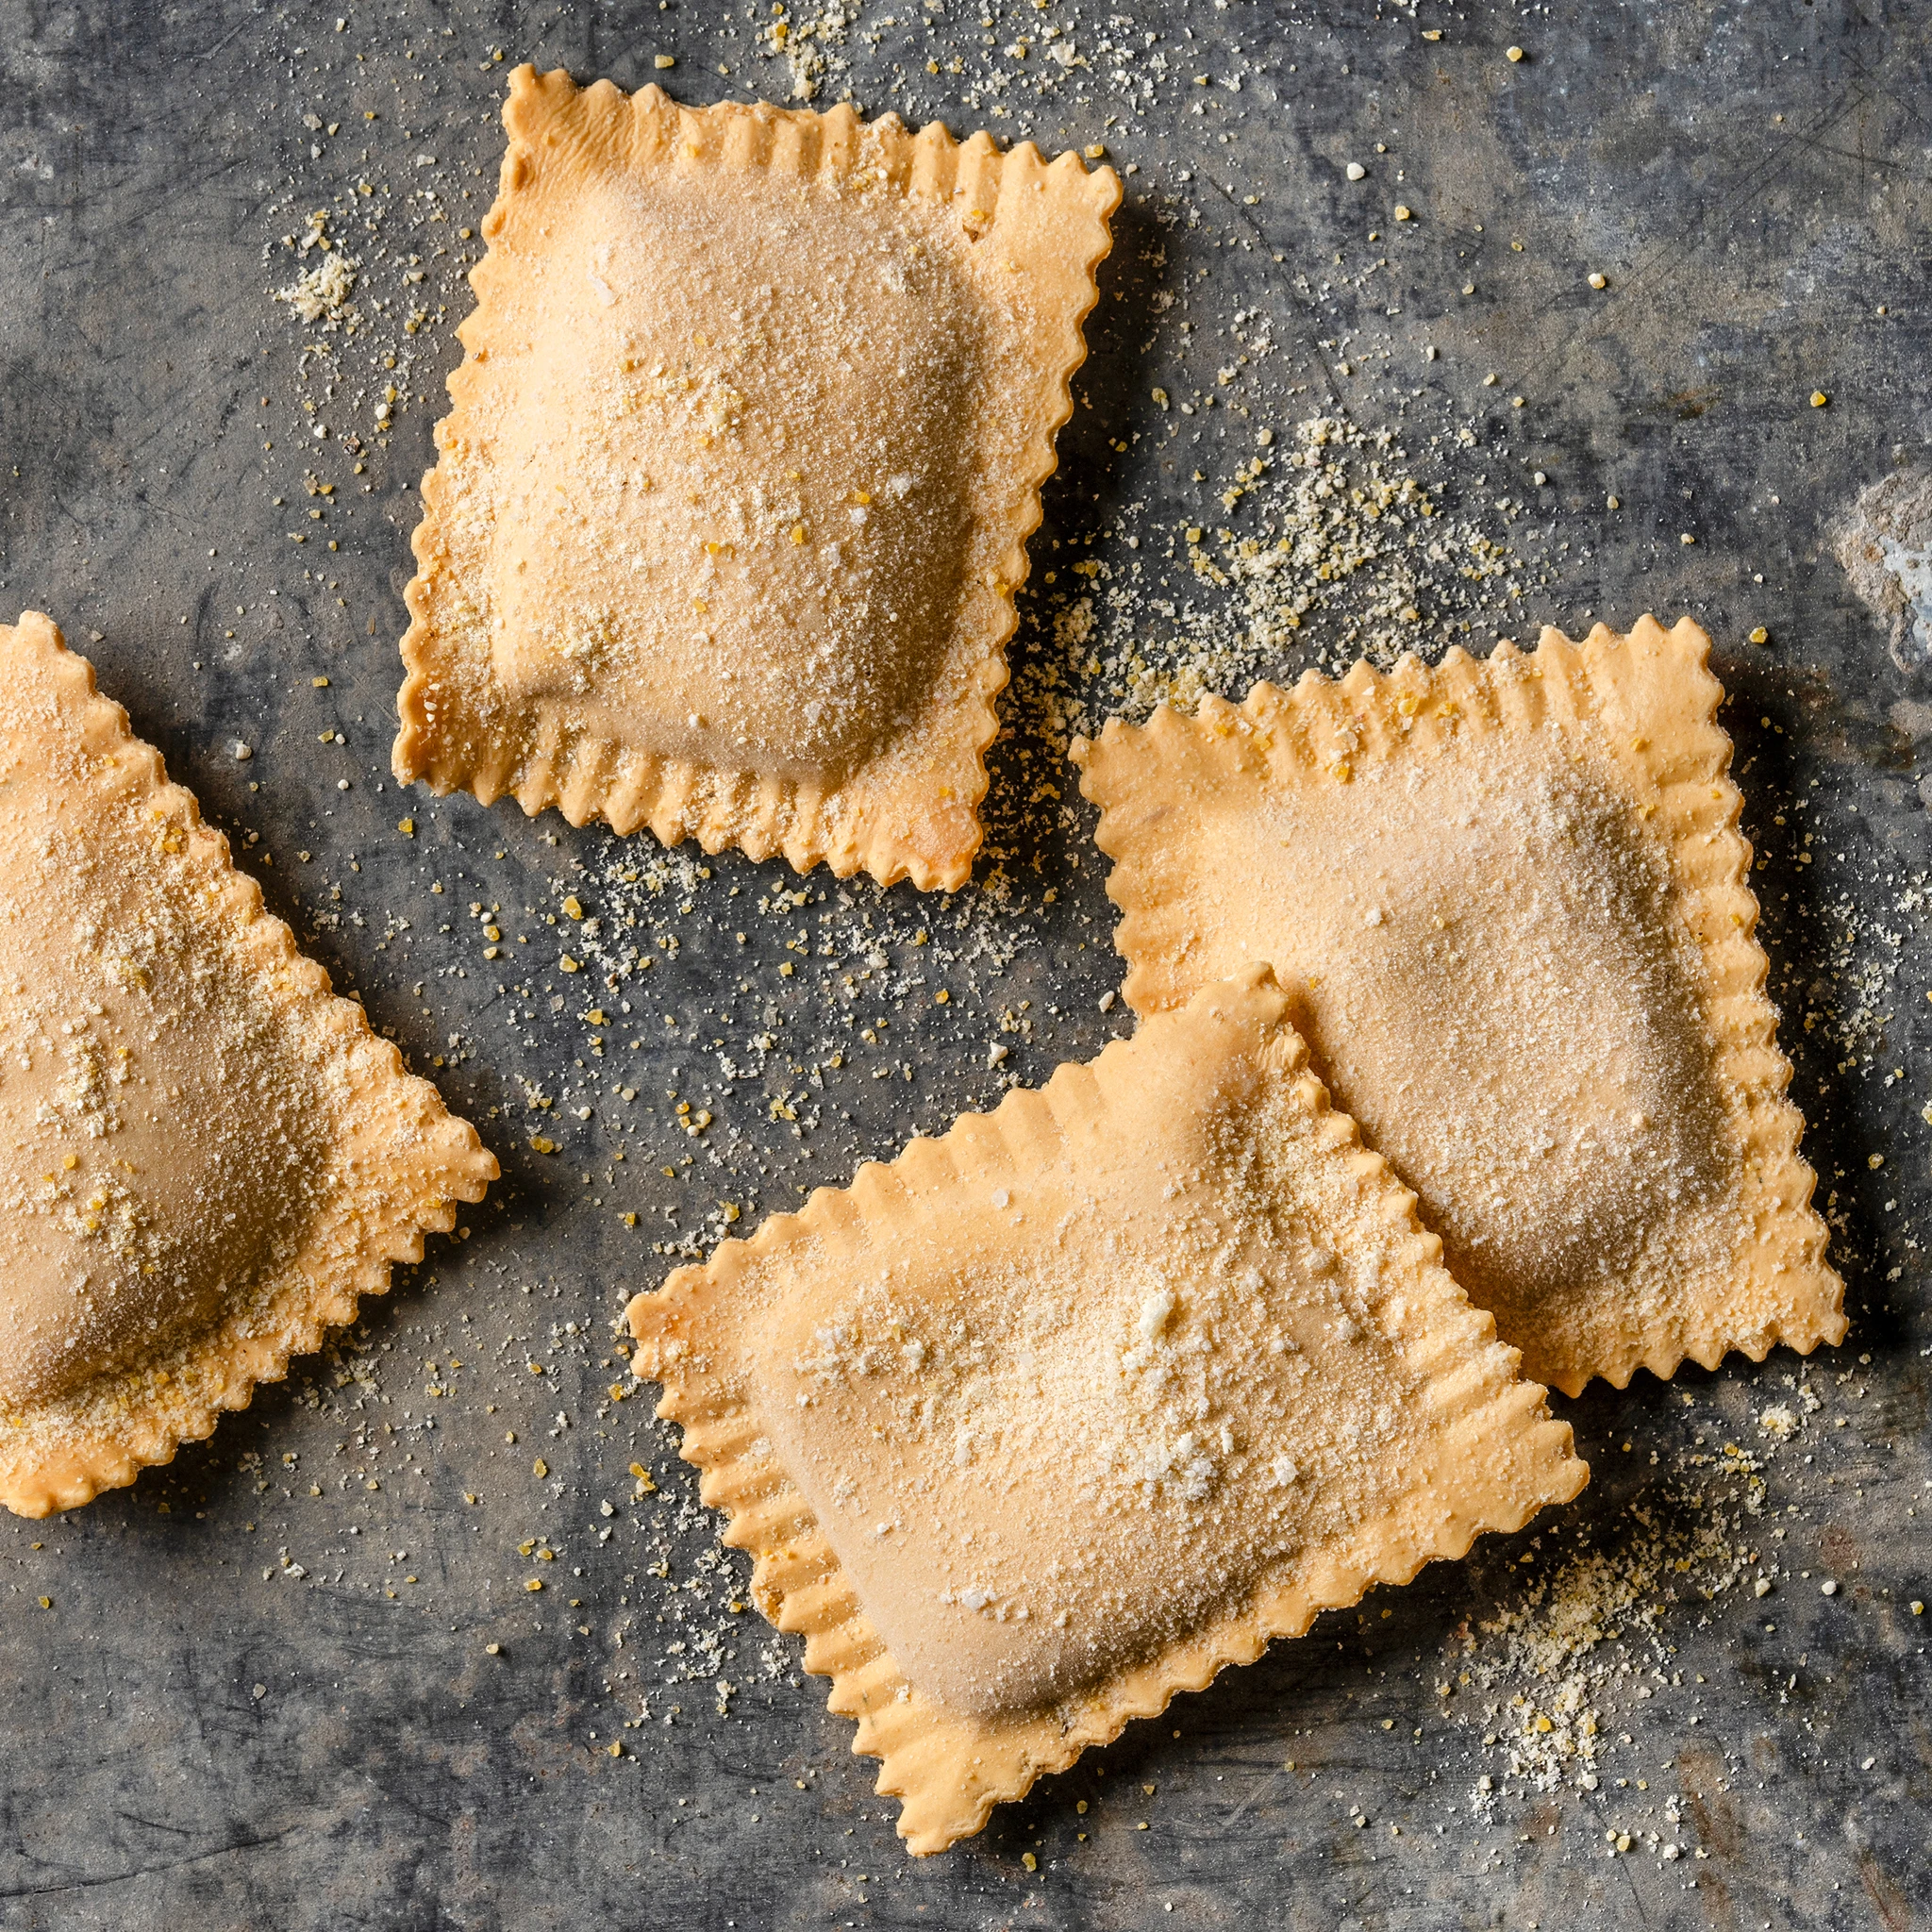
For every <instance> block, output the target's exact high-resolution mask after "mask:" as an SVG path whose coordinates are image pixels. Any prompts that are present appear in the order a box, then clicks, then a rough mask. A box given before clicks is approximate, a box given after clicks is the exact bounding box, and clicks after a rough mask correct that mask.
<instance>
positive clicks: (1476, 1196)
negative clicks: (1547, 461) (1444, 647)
mask: <svg viewBox="0 0 1932 1932" xmlns="http://www.w3.org/2000/svg"><path fill="white" fill-rule="evenodd" d="M1709 651H1710V640H1709V639H1708V638H1707V637H1706V636H1705V635H1704V633H1703V632H1702V631H1701V630H1699V629H1698V628H1697V626H1696V625H1693V624H1691V623H1690V622H1689V621H1688V620H1686V621H1685V622H1683V623H1680V624H1679V625H1677V626H1676V627H1675V629H1674V630H1669V631H1666V630H1664V629H1663V628H1662V627H1661V626H1660V625H1657V623H1656V622H1655V621H1654V620H1653V619H1651V618H1647V617H1646V618H1644V619H1643V620H1641V622H1640V623H1639V624H1638V625H1637V626H1636V628H1635V629H1634V630H1633V631H1632V632H1631V633H1630V635H1629V636H1628V637H1627V638H1624V637H1619V636H1617V635H1616V634H1614V633H1613V632H1611V631H1610V630H1608V629H1607V628H1606V627H1605V626H1603V625H1598V626H1597V627H1596V628H1595V629H1594V630H1593V631H1591V634H1590V636H1589V637H1588V638H1587V639H1586V640H1585V641H1584V642H1583V643H1582V644H1580V645H1578V644H1574V643H1572V642H1571V641H1569V640H1568V639H1567V638H1565V637H1564V636H1562V635H1561V633H1560V632H1557V631H1554V630H1546V631H1544V632H1543V634H1542V638H1541V642H1540V644H1539V646H1538V648H1537V650H1536V651H1535V652H1534V653H1531V654H1529V655H1527V656H1525V655H1524V654H1523V653H1522V652H1519V651H1517V650H1516V649H1515V648H1514V647H1513V646H1509V645H1505V646H1504V647H1502V648H1501V649H1499V650H1498V651H1497V652H1496V654H1495V655H1494V657H1492V658H1490V659H1489V660H1488V661H1487V662H1486V663H1479V662H1477V661H1475V660H1474V659H1473V658H1469V657H1468V656H1467V655H1465V654H1464V653H1463V652H1461V651H1451V652H1450V653H1449V655H1448V656H1447V657H1446V658H1444V659H1443V661H1442V663H1441V665H1440V666H1439V667H1438V668H1437V669H1435V670H1433V671H1431V670H1429V669H1428V668H1427V667H1426V666H1424V664H1422V663H1420V662H1419V661H1417V660H1416V659H1414V658H1405V659H1404V660H1403V661H1402V662H1401V663H1400V664H1398V665H1397V666H1396V668H1395V669H1394V670H1393V671H1392V672H1391V673H1390V674H1389V675H1387V676H1382V675H1377V674H1376V673H1374V672H1373V671H1371V670H1370V669H1369V668H1368V667H1367V666H1366V665H1357V667H1356V668H1355V669H1354V670H1353V671H1351V672H1350V673H1349V674H1348V675H1347V676H1346V677H1344V678H1342V679H1341V681H1340V682H1339V683H1331V682H1329V681H1328V680H1326V679H1324V678H1322V677H1319V676H1317V675H1315V674H1314V673H1312V672H1310V673H1309V674H1307V675H1306V676H1304V677H1303V678H1302V680H1301V682H1300V683H1299V684H1297V685H1296V686H1295V688H1294V690H1293V691H1288V692H1283V691H1277V690H1275V689H1274V687H1273V686H1272V685H1257V687H1256V688H1255V690H1254V691H1252V692H1251V693H1250V694H1249V696H1248V698H1247V701H1246V702H1245V703H1244V704H1243V705H1241V707H1240V708H1238V709H1237V708H1234V707H1232V706H1230V705H1227V704H1224V703H1223V702H1221V701H1220V700H1219V699H1215V700H1210V701H1209V702H1208V703H1207V704H1205V705H1204V706H1203V707H1202V708H1201V712H1200V715H1199V716H1198V717H1196V718H1194V719H1191V720H1190V719H1184V718H1181V717H1178V716H1176V715H1175V714H1174V713H1173V712H1172V711H1165V710H1163V711H1158V712H1157V713H1156V714H1155V715H1154V717H1153V719H1152V720H1151V721H1150V722H1149V723H1148V724H1146V725H1145V726H1144V727H1139V728H1137V727H1134V726H1131V725H1128V724H1123V723H1122V722H1120V721H1118V720H1116V721H1114V722H1112V723H1110V724H1108V726H1107V728H1106V730H1105V731H1104V732H1103V733H1102V734H1101V737H1100V739H1099V741H1098V742H1096V743H1092V744H1087V745H1082V746H1076V747H1075V750H1074V757H1075V758H1076V760H1077V761H1078V762H1079V763H1080V764H1081V765H1082V767H1083V771H1082V788H1083V790H1084V791H1086V793H1087V795H1088V797H1089V798H1091V799H1092V800H1093V801H1094V803H1095V804H1097V805H1098V806H1099V807H1100V808H1101V819H1100V825H1099V829H1098V831H1097V833H1096V835H1095V836H1096V838H1097V839H1098V841H1099V843H1100V846H1101V849H1102V850H1103V851H1104V852H1106V853H1107V854H1108V856H1109V857H1110V858H1112V859H1113V860H1114V869H1113V874H1112V876H1111V877H1110V879H1109V880H1108V892H1109V893H1110V894H1111V896H1112V897H1113V899H1114V901H1115V903H1116V904H1117V905H1118V906H1119V907H1120V908H1121V912H1122V919H1121V924H1120V930H1119V933H1118V935H1117V943H1118V944H1119V947H1120V949H1121V951H1122V953H1123V954H1124V956H1125V958H1126V959H1127V962H1128V968H1129V970H1128V974H1127V980H1126V996H1127V1001H1128V1004H1129V1005H1131V1006H1132V1007H1133V1008H1134V1010H1135V1011H1136V1012H1138V1013H1154V1012H1159V1011H1161V1010H1162V1009H1163V1008H1169V1007H1174V1006H1178V1005H1181V1004H1182V1003H1184V1002H1185V1001H1186V1000H1187V999H1188V998H1189V997H1190V996H1191V993H1192V992H1193V991H1194V990H1195V989H1196V988H1198V987H1200V986H1202V985H1204V984H1207V983H1208V982H1210V981H1213V980H1217V979H1220V978H1222V977H1224V975H1225V974H1228V973H1231V972H1233V971H1234V970H1235V969H1236V968H1237V967H1239V966H1241V965H1242V964H1244V963H1246V962H1247V961H1249V960H1255V959H1266V960H1268V961H1270V962H1271V963H1272V964H1273V965H1274V969H1275V971H1276V972H1277V973H1278V974H1280V975H1281V978H1282V980H1283V983H1284V984H1285V985H1287V986H1289V987H1290V989H1291V991H1293V992H1294V994H1295V997H1296V1000H1297V1003H1298V1004H1297V1016H1298V1019H1299V1022H1300V1024H1301V1025H1302V1027H1303V1030H1304V1031H1305V1032H1306V1033H1307V1038H1308V1041H1309V1045H1310V1047H1311V1048H1312V1050H1313V1053H1314V1056H1315V1063H1316V1065H1317V1067H1318V1069H1319V1070H1320V1072H1321V1074H1322V1076H1323V1077H1324V1079H1325V1080H1326V1081H1327V1082H1328V1085H1329V1087H1330V1089H1331V1091H1333V1092H1334V1094H1335V1097H1336V1104H1337V1105H1338V1106H1341V1107H1345V1108H1347V1109H1348V1110H1349V1112H1350V1113H1351V1114H1353V1115H1354V1116H1355V1118H1356V1119H1357V1121H1358V1122H1360V1124H1361V1127H1362V1131H1363V1133H1364V1134H1366V1135H1367V1136H1368V1137H1369V1139H1370V1140H1371V1141H1372V1142H1373V1143H1374V1146H1375V1147H1376V1148H1377V1149H1379V1150H1380V1151H1381V1152H1382V1153H1383V1154H1384V1155H1386V1156H1387V1157H1388V1158H1389V1160H1390V1162H1391V1165H1392V1166H1393V1167H1394V1169H1395V1171H1396V1173H1398V1174H1400V1175H1401V1176H1402V1178H1403V1179H1404V1180H1405V1181H1407V1183H1408V1185H1409V1186H1410V1187H1412V1188H1413V1189H1414V1190H1415V1191H1416V1192H1417V1194H1418V1195H1419V1196H1420V1197H1421V1202H1422V1211H1423V1217H1424V1221H1425V1222H1426V1224H1428V1225H1429V1226H1430V1227H1432V1228H1434V1229H1435V1231H1436V1232H1437V1233H1438V1234H1440V1235H1441V1237H1442V1240H1443V1242H1444V1244H1445V1248H1446V1251H1447V1257H1448V1262H1449V1266H1450V1267H1451V1269H1452V1270H1453V1271H1454V1272H1455V1274H1456V1278H1457V1280H1458V1281H1459V1282H1460V1283H1461V1284H1462V1285H1463V1287H1464V1288H1465V1289H1467V1290H1468V1291H1469V1294H1470V1296H1471V1298H1472V1299H1473V1300H1474V1302H1476V1303H1477V1305H1478V1306H1479V1307H1486V1308H1488V1309H1490V1310H1491V1312H1492V1313H1493V1314H1494V1316H1495V1318H1496V1327H1497V1331H1498V1332H1499V1333H1500V1334H1501V1335H1502V1337H1503V1339H1504V1340H1505V1341H1507V1342H1510V1343H1512V1344H1513V1345H1514V1346H1515V1347H1517V1348H1520V1349H1521V1350H1522V1351H1523V1357H1524V1373H1525V1374H1530V1375H1533V1376H1535V1377H1536V1378H1537V1379H1538V1380H1539V1381H1542V1382H1547V1383H1549V1384H1550V1385H1551V1386H1552V1387H1554V1388H1557V1389H1560V1390H1562V1391H1564V1392H1565V1393H1566V1394H1571V1395H1574V1394H1576V1393H1578V1392H1579V1391H1581V1390H1582V1388H1583V1386H1584V1384H1585V1383H1586V1382H1588V1381H1589V1380H1590V1379H1591V1376H1593V1375H1601V1376H1603V1377H1605V1378H1606V1379H1607V1381H1609V1382H1611V1383H1613V1384H1615V1385H1616V1386H1617V1387H1618V1388H1622V1387H1623V1386H1624V1384H1625V1383H1626V1382H1627V1381H1628V1380H1629V1379H1630V1376H1631V1374H1632V1373H1633V1372H1634V1371H1635V1370H1636V1369H1637V1368H1638V1367H1640V1366H1643V1367H1647V1368H1649V1369H1650V1370H1652V1371H1653V1372H1654V1373H1655V1374H1658V1375H1669V1374H1672V1373H1673V1372H1674V1370H1675V1369H1676V1367H1677V1364H1678V1363H1679V1362H1680V1361H1682V1360H1683V1358H1684V1357H1686V1356H1689V1357H1691V1358H1692V1359H1693V1360H1696V1361H1698V1362H1701V1363H1703V1364H1704V1365H1705V1366H1706V1367H1710V1366H1712V1365H1714V1364H1715V1363H1716V1362H1717V1361H1718V1360H1719V1359H1720V1357H1723V1356H1724V1354H1726V1353H1727V1352H1728V1351H1730V1350H1732V1349H1740V1350H1742V1351H1743V1352H1744V1353H1745V1354H1747V1355H1749V1356H1750V1357H1752V1358H1753V1359H1754V1360H1761V1359H1762V1358H1763V1357H1764V1355H1765V1352H1766V1351H1767V1350H1768V1349H1769V1348H1770V1347H1771V1346H1772V1344H1773V1343H1774V1342H1777V1341H1784V1342H1787V1343H1789V1344H1790V1346H1791V1347H1793V1348H1797V1349H1800V1350H1809V1349H1811V1348H1814V1347H1816V1346H1817V1344H1818V1343H1819V1342H1821V1341H1832V1342H1835V1341H1840V1340H1842V1339H1843V1336H1844V1332H1845V1320H1844V1315H1843V1312H1842V1307H1843V1301H1844V1284H1843V1282H1842V1281H1840V1278H1839V1276H1838V1274H1836V1273H1835V1272H1834V1271H1833V1269H1832V1268H1831V1267H1830V1266H1829V1265H1828V1264H1827V1262H1826V1260H1825V1258H1824V1250H1825V1228H1824V1223H1823V1222H1822V1221H1821V1220H1820V1219H1819V1217H1818V1215H1817V1214H1816V1213H1815V1212H1814V1211H1813V1209H1812V1208H1811V1206H1810V1200H1811V1191H1812V1187H1813V1184H1814V1178H1815V1177H1814V1175H1813V1174H1812V1172H1811V1169H1810V1167H1809V1166H1808V1165H1807V1163H1806V1161H1805V1160H1804V1159H1803V1158H1801V1157H1800V1155H1799V1153H1798V1141H1799V1138H1800V1136H1801V1134H1802V1133H1803V1131H1804V1122H1803V1120H1802V1119H1801V1118H1800V1116H1799V1113H1798V1110H1797V1108H1795V1107H1793V1106H1792V1105H1791V1104H1790V1101H1788V1100H1787V1099H1786V1098H1785V1090H1786V1088H1787V1087H1788V1086H1789V1085H1790V1077H1791V1069H1790V1061H1788V1060H1787V1059H1786V1058H1785V1057H1784V1055H1783V1053H1782V1052H1781V1051H1780V1050H1779V1048H1778V1044H1777V1012H1776V1009H1775V1008H1774V1007H1773V1006H1772V1004H1771V1002H1770V1001H1769V1000H1768V999H1767V998H1766V997H1765V992H1764V983H1765V974H1766V971H1767V962H1766V960H1765V957H1764V951H1763V948H1762V947H1761V946H1759V945H1758V943H1757V939H1756V937H1755V928H1756V925H1757V900H1756V898H1755V897H1753V895H1752V892H1751V889H1750V886H1749V884H1748V879H1749V874H1750V866H1751V847H1750V845H1749V844H1748V843H1747V842H1746V841H1745V839H1744V837H1743V834H1742V833H1741V832H1740V830H1739V828H1738V820H1739V814H1740V810H1741V809H1742V800H1741V799H1740V796H1739V792H1738V788H1737V786H1736V785H1735V784H1734V783H1733V782H1732V780H1731V777H1730V758H1731V741H1730V739H1729V738H1728V737H1727V736H1726V734H1725V733H1724V728H1723V727H1722V726H1721V725H1720V724H1718V722H1717V713H1718V707H1719V706H1720V705H1721V704H1722V703H1723V700H1724V692H1723V690H1722V688H1721V687H1720V685H1719V684H1718V681H1717V679H1716V678H1715V677H1714V676H1713V675H1711V672H1710V670H1709V666H1708V658H1709Z"/></svg>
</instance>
